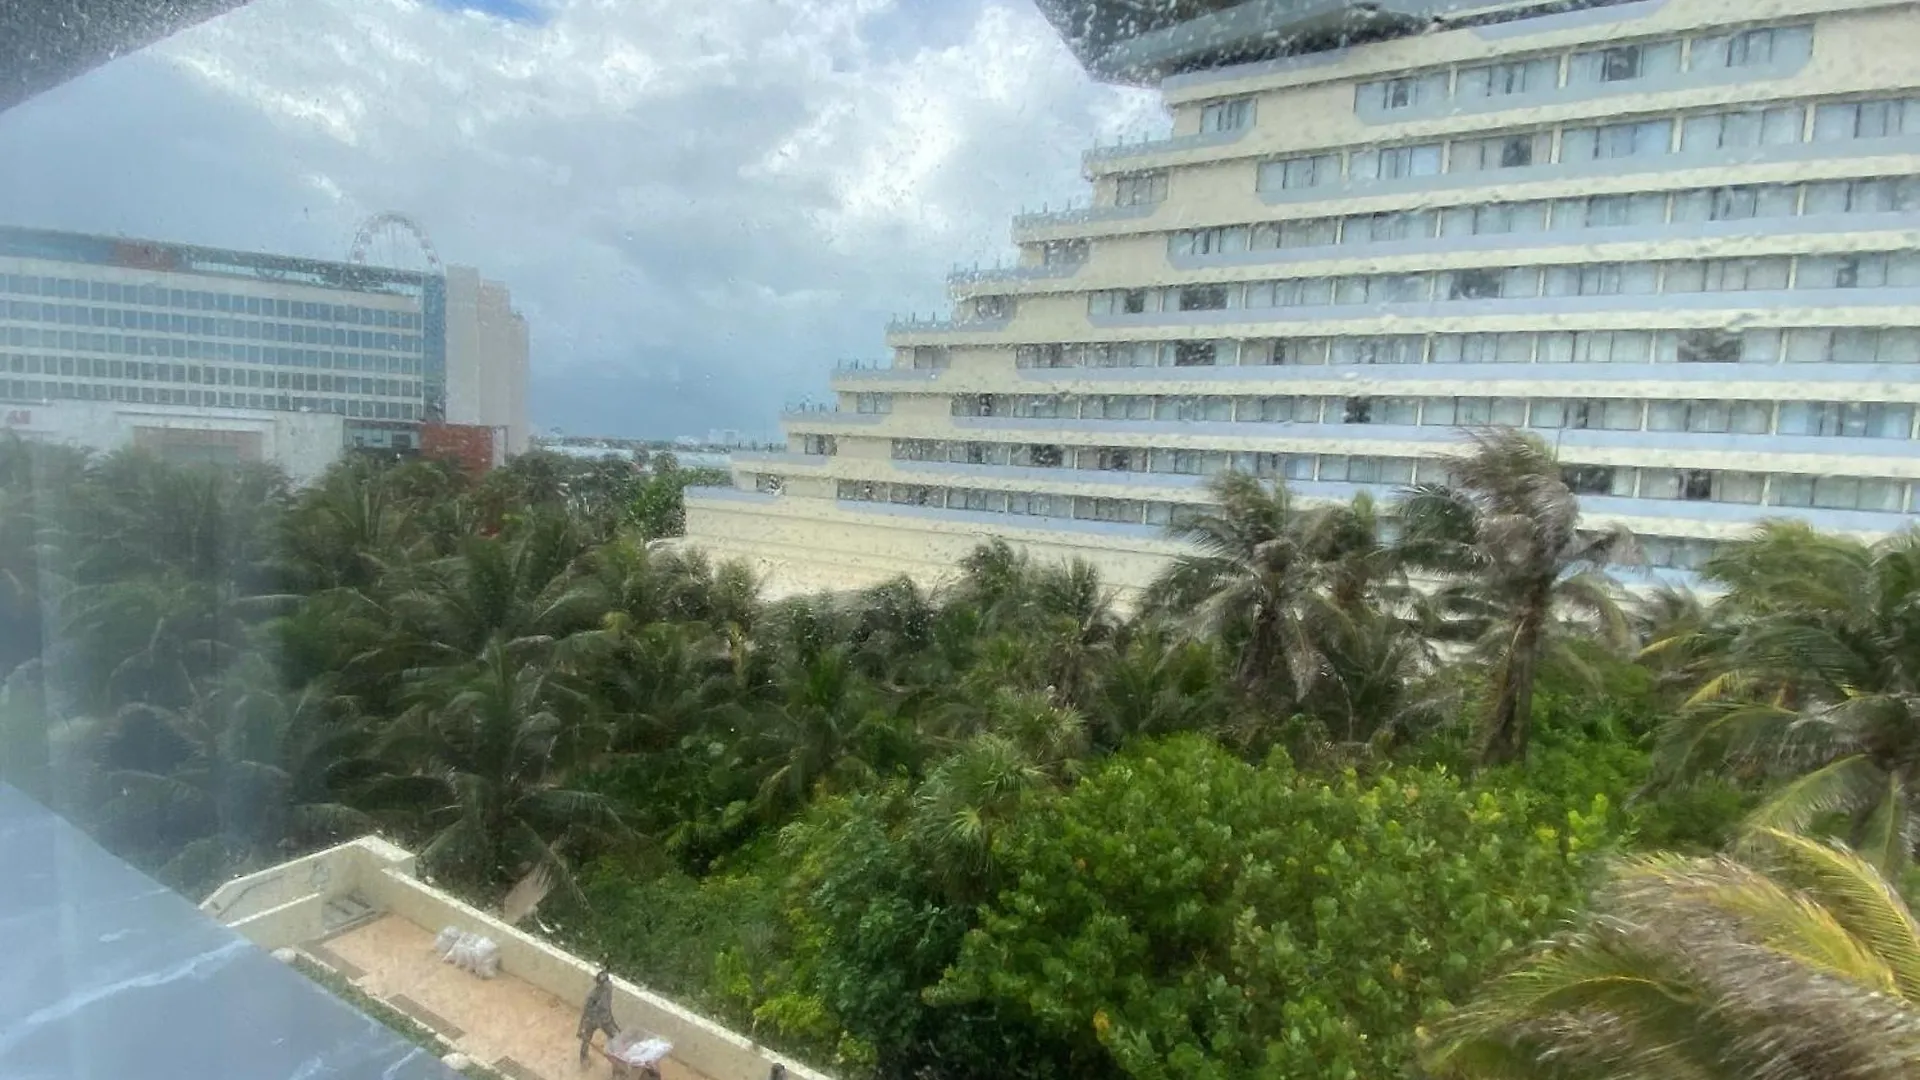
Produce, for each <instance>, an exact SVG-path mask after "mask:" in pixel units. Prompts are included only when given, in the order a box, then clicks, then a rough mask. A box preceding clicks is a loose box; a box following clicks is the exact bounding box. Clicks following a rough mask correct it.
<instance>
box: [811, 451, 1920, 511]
mask: <svg viewBox="0 0 1920 1080" xmlns="http://www.w3.org/2000/svg"><path fill="white" fill-rule="evenodd" d="M988 445H1001V444H988ZM1009 449H1010V451H1011V455H1010V459H1009V464H1012V465H1015V466H1026V467H1034V468H1074V469H1078V470H1086V471H1119V472H1150V473H1161V474H1164V475H1185V476H1212V475H1217V474H1219V473H1223V472H1228V471H1230V470H1238V471H1241V472H1247V473H1251V474H1252V475H1254V476H1259V477H1270V478H1274V479H1286V480H1294V481H1301V482H1313V483H1345V484H1385V485H1397V486H1402V487H1404V486H1406V485H1409V484H1415V483H1419V484H1446V483H1449V482H1450V478H1451V475H1452V474H1451V466H1450V464H1449V463H1448V462H1446V461H1444V460H1439V459H1433V458H1410V457H1374V456H1363V455H1357V454H1279V453H1228V452H1226V451H1220V450H1165V449H1158V448H1155V449H1152V450H1144V449H1141V448H1137V447H1081V448H1079V449H1078V451H1077V454H1076V457H1075V459H1074V460H1075V464H1074V465H1072V466H1069V465H1067V464H1066V461H1067V451H1068V449H1070V448H1063V447H1060V446H1057V445H1052V444H1012V445H1011V446H1010V448H1009ZM1049 463H1051V464H1049ZM1562 474H1563V475H1564V477H1565V479H1566V481H1567V485H1568V486H1569V487H1571V488H1572V489H1573V490H1574V491H1575V492H1576V493H1578V494H1582V495H1606V496H1614V497H1617V498H1633V499H1660V500H1676V499H1677V500H1681V501H1687V502H1717V503H1740V504H1746V505H1753V506H1760V505H1765V506H1782V507H1811V508H1816V509H1823V510H1868V511H1880V512H1889V513H1901V512H1906V511H1907V510H1908V508H1909V506H1910V505H1911V506H1912V507H1913V509H1914V510H1920V501H1916V502H1913V503H1910V502H1909V492H1908V488H1909V486H1910V485H1909V483H1908V481H1906V480H1898V479H1891V478H1885V477H1860V476H1812V475H1807V474H1803V473H1758V472H1737V471H1730V470H1724V469H1647V468H1632V467H1626V466H1613V465H1567V466H1565V467H1563V469H1562ZM843 483H845V481H843ZM1911 486H1912V487H1913V489H1914V490H1913V493H1912V495H1913V498H1914V499H1915V500H1920V483H1916V484H1912V485H1911Z"/></svg>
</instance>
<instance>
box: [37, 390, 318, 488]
mask: <svg viewBox="0 0 1920 1080" xmlns="http://www.w3.org/2000/svg"><path fill="white" fill-rule="evenodd" d="M345 426H346V421H345V419H344V418H342V417H339V416H335V415H332V414H330V413H285V412H270V411H267V410H264V409H222V408H218V407H213V408H208V407H204V406H202V407H195V406H191V405H144V404H137V403H132V402H118V401H57V402H47V403H42V404H33V405H28V404H6V403H0V434H13V435H18V436H20V437H22V438H25V439H29V440H32V441H35V442H46V443H55V444H60V445H66V446H78V447H85V448H88V449H93V450H102V451H113V450H121V449H126V448H128V447H136V448H139V449H142V450H147V451H149V452H151V453H153V454H155V455H158V456H160V457H162V458H167V459H169V460H174V461H183V462H222V463H225V462H263V463H266V464H271V465H274V466H277V467H278V468H279V469H280V470H281V471H282V472H284V473H286V474H287V476H288V477H289V478H290V479H292V480H293V482H294V483H296V484H304V483H308V482H310V481H312V480H315V479H317V478H318V477H319V476H320V474H321V473H323V472H325V471H326V469H327V466H329V465H331V464H333V462H334V460H335V459H337V458H338V457H339V456H340V447H341V445H342V441H343V439H344V437H345Z"/></svg>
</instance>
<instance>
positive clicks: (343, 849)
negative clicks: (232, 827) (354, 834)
mask: <svg viewBox="0 0 1920 1080" xmlns="http://www.w3.org/2000/svg"><path fill="white" fill-rule="evenodd" d="M389 868H396V869H400V870H401V871H402V872H403V873H407V874H411V873H413V871H414V856H413V853H412V852H410V851H408V850H407V849H406V848H403V847H401V846H400V845H398V844H395V843H392V842H390V841H387V840H383V839H381V838H380V837H378V836H363V837H361V838H359V839H358V840H349V841H347V842H346V843H344V844H335V845H334V846H333V847H330V848H326V849H324V850H321V851H316V852H314V853H313V854H311V855H303V856H301V857H300V858H298V859H293V860H291V861H289V862H284V863H281V864H280V865H279V866H275V867H270V868H268V869H266V870H261V871H259V872H257V873H253V874H246V875H243V876H241V877H237V878H234V879H233V880H232V881H229V882H227V883H226V884H225V885H222V886H220V887H219V888H218V889H215V890H214V891H213V892H212V894H210V895H209V896H208V897H207V898H206V899H205V900H203V901H201V902H200V910H201V911H204V912H206V913H207V914H209V915H212V916H213V917H214V918H216V919H219V920H220V921H221V922H223V923H226V924H227V925H229V926H231V925H234V924H235V923H237V922H239V921H241V920H244V919H248V918H251V917H253V916H255V915H258V914H260V913H261V912H264V911H269V910H272V909H274V908H278V907H281V906H283V905H285V904H288V903H291V902H293V901H295V900H298V899H300V898H301V897H304V896H320V897H322V898H324V899H332V898H334V897H336V896H344V895H346V894H348V893H351V892H353V891H354V890H356V889H358V888H359V887H360V885H361V883H362V882H363V881H365V880H366V879H367V878H368V877H369V876H370V875H371V874H372V873H377V872H379V871H381V870H386V869H389Z"/></svg>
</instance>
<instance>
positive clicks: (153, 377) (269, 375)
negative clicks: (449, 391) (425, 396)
mask: <svg viewBox="0 0 1920 1080" xmlns="http://www.w3.org/2000/svg"><path fill="white" fill-rule="evenodd" d="M0 371H5V372H10V373H12V374H15V375H58V376H64V377H68V378H80V379H122V380H125V381H128V382H175V383H197V384H199V385H201V386H257V387H263V388H266V389H277V390H311V391H317V392H321V393H329V394H335V393H338V394H376V395H379V396H381V397H404V398H412V399H414V400H416V401H417V400H419V398H420V382H419V380H417V379H377V378H370V377H363V376H359V375H323V374H316V373H313V372H299V371H275V370H271V369H269V370H261V369H259V368H226V367H213V366H205V367H203V366H201V365H199V364H168V363H154V362H151V361H144V360H105V359H100V358H97V357H86V356H82V357H67V356H62V357H52V356H48V357H40V356H21V355H19V354H13V355H0ZM48 385H52V384H51V383H49V384H48ZM49 396H52V395H49Z"/></svg>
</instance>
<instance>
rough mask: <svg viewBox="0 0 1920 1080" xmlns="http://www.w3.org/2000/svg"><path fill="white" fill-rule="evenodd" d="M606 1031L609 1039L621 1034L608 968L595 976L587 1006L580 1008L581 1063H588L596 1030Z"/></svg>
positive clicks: (583, 1065) (583, 1064) (611, 1039)
mask: <svg viewBox="0 0 1920 1080" xmlns="http://www.w3.org/2000/svg"><path fill="white" fill-rule="evenodd" d="M596 1031H598V1032H605V1033H606V1036H607V1041H608V1042H609V1043H611V1042H612V1041H613V1037H614V1036H616V1035H618V1034H620V1025H619V1024H617V1023H615V1022H614V1019H613V976H612V975H611V974H610V973H609V972H608V971H607V969H606V968H604V967H603V968H601V969H600V973H599V974H597V975H595V976H594V977H593V992H592V993H590V994H588V995H587V1005H586V1008H584V1009H581V1010H580V1065H581V1067H582V1068H585V1067H586V1064H587V1051H589V1050H591V1049H592V1048H593V1034H594V1032H596Z"/></svg>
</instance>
